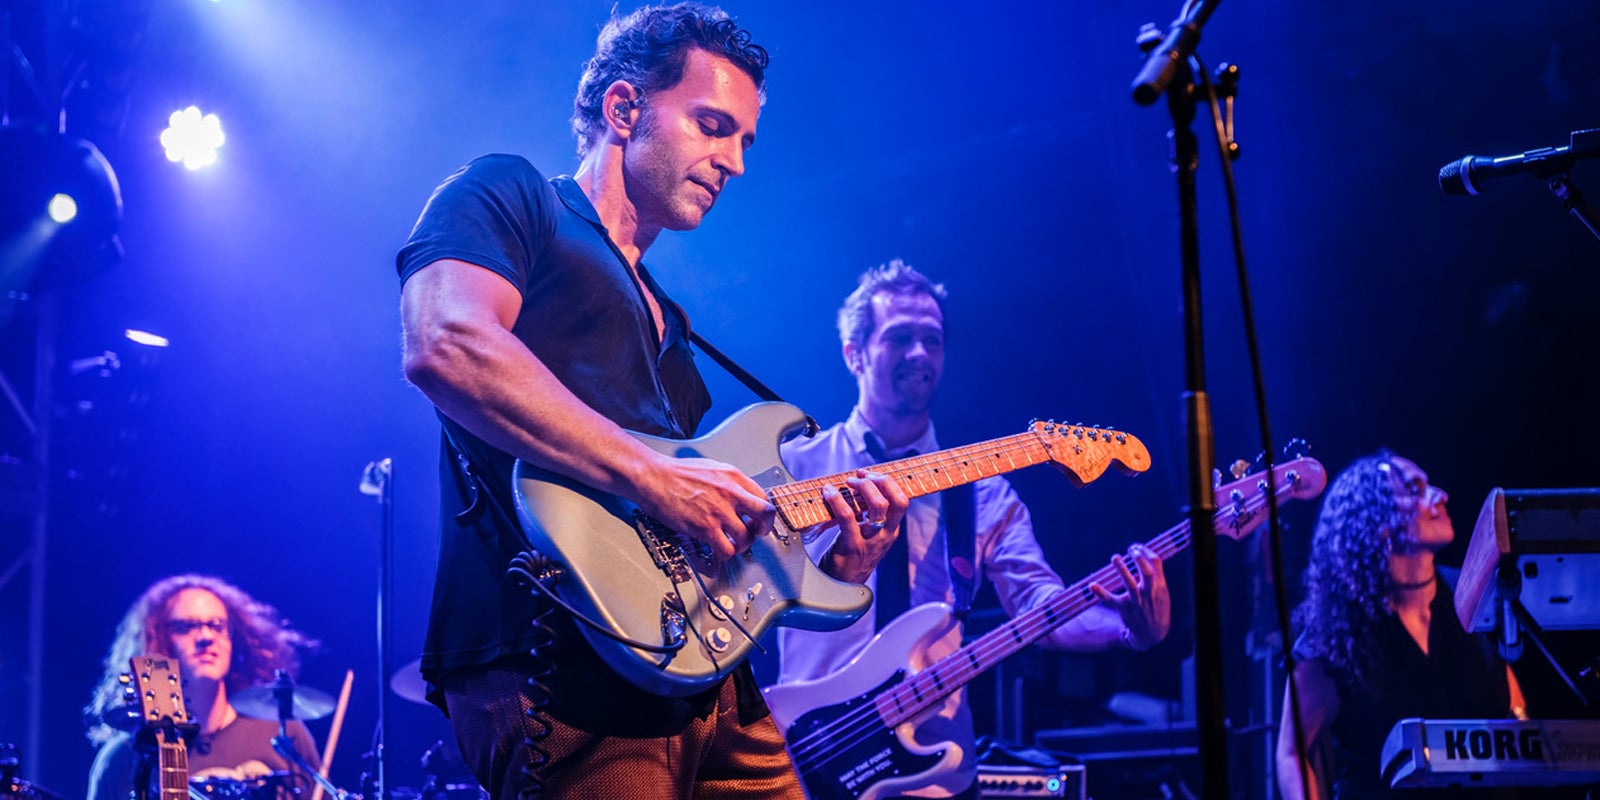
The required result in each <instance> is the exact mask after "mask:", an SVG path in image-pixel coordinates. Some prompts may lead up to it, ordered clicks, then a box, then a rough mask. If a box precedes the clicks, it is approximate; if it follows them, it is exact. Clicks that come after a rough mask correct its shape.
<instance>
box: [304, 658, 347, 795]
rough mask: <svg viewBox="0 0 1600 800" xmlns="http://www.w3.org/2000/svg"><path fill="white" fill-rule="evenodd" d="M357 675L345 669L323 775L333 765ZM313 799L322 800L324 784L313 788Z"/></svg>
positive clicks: (329, 729) (324, 755)
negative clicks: (353, 681) (352, 682)
mask: <svg viewBox="0 0 1600 800" xmlns="http://www.w3.org/2000/svg"><path fill="white" fill-rule="evenodd" d="M355 677H356V671H355V670H353V669H347V670H345V671H344V688H343V689H340V690H339V703H338V705H336V706H334V707H333V725H332V726H331V727H329V728H328V745H327V747H324V748H323V749H322V777H323V778H327V777H328V769H329V768H330V767H332V766H333V750H334V748H335V747H336V746H337V745H338V744H339V728H340V727H341V726H342V725H344V709H345V706H347V705H349V703H350V682H351V681H352V680H354V679H355ZM311 800H322V784H320V783H319V784H317V788H315V789H313V790H311Z"/></svg>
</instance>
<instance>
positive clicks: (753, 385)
mask: <svg viewBox="0 0 1600 800" xmlns="http://www.w3.org/2000/svg"><path fill="white" fill-rule="evenodd" d="M684 318H685V319H688V316H687V315H685V317H684ZM689 341H691V342H694V344H695V346H696V347H698V348H700V349H701V350H704V351H706V355H708V356H711V360H712V361H715V362H717V366H720V367H722V368H723V369H725V370H727V371H728V374H729V375H732V376H733V377H734V378H736V379H738V381H739V382H740V383H742V384H744V385H745V386H746V387H748V388H749V389H750V391H752V392H755V395H756V397H759V398H761V399H762V400H766V401H768V402H773V403H782V402H784V400H783V398H782V397H779V396H778V393H777V392H774V391H772V390H771V389H769V388H767V385H766V384H764V383H762V382H761V381H760V380H759V379H758V378H756V376H754V375H751V374H750V372H749V370H746V369H745V368H744V367H741V366H739V364H738V362H736V361H734V360H733V359H732V358H730V357H728V354H727V353H724V352H722V351H721V350H718V349H717V347H716V345H713V344H712V343H710V342H708V341H706V337H704V336H701V335H700V332H699V331H696V330H692V329H691V330H690V331H689ZM821 429H822V426H820V425H818V424H817V421H816V420H815V419H813V418H812V417H811V415H810V414H807V415H806V427H805V429H804V430H802V431H801V433H803V434H805V436H806V437H807V438H810V437H812V436H816V435H817V431H819V430H821Z"/></svg>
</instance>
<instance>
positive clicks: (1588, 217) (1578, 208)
mask: <svg viewBox="0 0 1600 800" xmlns="http://www.w3.org/2000/svg"><path fill="white" fill-rule="evenodd" d="M1573 136H1577V134H1573ZM1545 185H1546V186H1549V187H1550V193H1551V194H1553V195H1555V196H1556V198H1557V199H1558V200H1560V201H1561V206H1562V207H1563V208H1565V209H1566V210H1567V213H1569V214H1571V215H1572V218H1573V219H1575V220H1577V221H1578V222H1579V223H1582V225H1583V227H1585V228H1588V229H1589V232H1590V233H1592V234H1594V238H1596V239H1600V215H1597V214H1595V211H1594V209H1593V208H1590V207H1589V204H1588V203H1585V202H1584V201H1583V192H1580V191H1578V187H1576V186H1573V185H1572V179H1571V178H1568V177H1567V173H1565V172H1561V173H1558V174H1556V175H1551V176H1550V177H1549V178H1548V179H1547V180H1546V181H1545Z"/></svg>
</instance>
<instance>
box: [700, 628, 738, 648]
mask: <svg viewBox="0 0 1600 800" xmlns="http://www.w3.org/2000/svg"><path fill="white" fill-rule="evenodd" d="M706 644H707V645H708V646H710V648H711V649H712V650H715V651H717V652H719V653H720V652H722V651H724V650H727V649H728V645H730V644H733V634H731V633H729V632H728V629H727V628H712V629H711V633H710V634H709V635H708V636H706Z"/></svg>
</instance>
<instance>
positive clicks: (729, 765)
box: [443, 665, 804, 800]
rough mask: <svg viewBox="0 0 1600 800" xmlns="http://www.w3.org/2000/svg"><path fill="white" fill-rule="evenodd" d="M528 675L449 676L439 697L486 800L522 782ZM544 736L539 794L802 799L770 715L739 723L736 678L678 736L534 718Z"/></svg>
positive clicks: (498, 671)
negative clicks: (606, 730) (604, 731)
mask: <svg viewBox="0 0 1600 800" xmlns="http://www.w3.org/2000/svg"><path fill="white" fill-rule="evenodd" d="M527 677H528V675H527V673H526V672H524V671H522V670H519V669H515V668H505V667H503V666H496V665H490V666H487V667H482V668H478V669H472V670H463V671H458V672H455V673H452V674H451V675H450V676H449V678H447V679H446V680H445V681H444V687H443V688H444V691H445V700H446V703H447V705H448V707H449V709H450V720H451V725H452V726H453V727H454V729H455V734H456V743H457V745H458V746H459V747H460V748H461V756H462V758H463V759H465V760H466V763H467V766H468V767H469V768H471V769H472V772H473V774H474V775H476V776H477V778H478V780H479V782H481V783H482V784H483V785H484V787H485V788H487V789H488V790H489V795H490V797H492V798H494V800H516V798H517V797H518V793H519V792H520V791H521V790H523V789H524V787H527V786H528V785H529V778H528V776H527V775H526V773H524V771H523V768H524V767H525V766H526V765H527V764H528V757H529V754H528V750H527V747H526V746H525V745H524V739H525V738H527V737H528V736H530V735H531V734H532V733H533V731H535V730H537V728H538V723H537V722H535V721H534V720H532V719H530V718H529V717H528V715H527V712H528V710H529V709H530V708H531V707H532V703H531V702H530V701H529V699H528V696H527V693H526V692H525V691H524V690H523V689H524V686H525V685H526V683H527ZM539 719H540V720H543V721H545V722H547V723H548V724H549V725H550V733H549V735H548V736H547V737H545V738H544V739H543V740H542V741H540V742H539V747H540V748H542V749H543V750H544V751H545V753H546V754H548V756H549V762H548V763H547V764H546V765H545V766H544V767H543V768H541V769H540V770H539V774H540V776H541V777H542V779H543V782H544V793H543V795H542V797H544V798H547V800H556V799H557V798H583V799H584V800H588V798H596V799H597V800H605V799H606V798H619V799H620V798H629V799H630V800H632V799H633V798H637V799H638V800H734V799H735V798H740V799H742V798H752V799H754V800H803V798H804V795H803V794H802V793H801V791H800V781H799V779H798V778H797V777H796V776H795V772H794V766H793V764H792V763H791V762H790V761H789V755H788V753H787V752H786V751H785V750H784V746H783V737H782V736H780V735H779V733H778V728H777V726H776V725H775V724H773V722H772V718H771V717H763V718H762V719H761V720H759V721H757V722H754V723H752V724H750V725H740V724H739V711H738V707H737V702H736V697H735V690H734V682H733V681H732V680H731V679H730V680H727V681H724V682H723V684H722V690H721V694H720V695H719V696H718V698H717V702H716V705H715V707H714V708H713V709H712V711H711V713H710V714H708V715H707V716H705V717H703V718H695V719H691V720H690V721H689V723H688V725H687V726H686V727H685V728H684V729H683V730H682V731H680V732H678V733H676V734H674V735H671V736H663V737H653V738H627V737H622V736H604V735H599V734H593V733H589V732H586V731H583V730H580V729H578V728H574V727H571V726H569V725H566V724H563V723H561V722H560V721H557V720H555V719H552V718H551V717H550V716H549V715H548V714H541V715H540V717H539Z"/></svg>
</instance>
